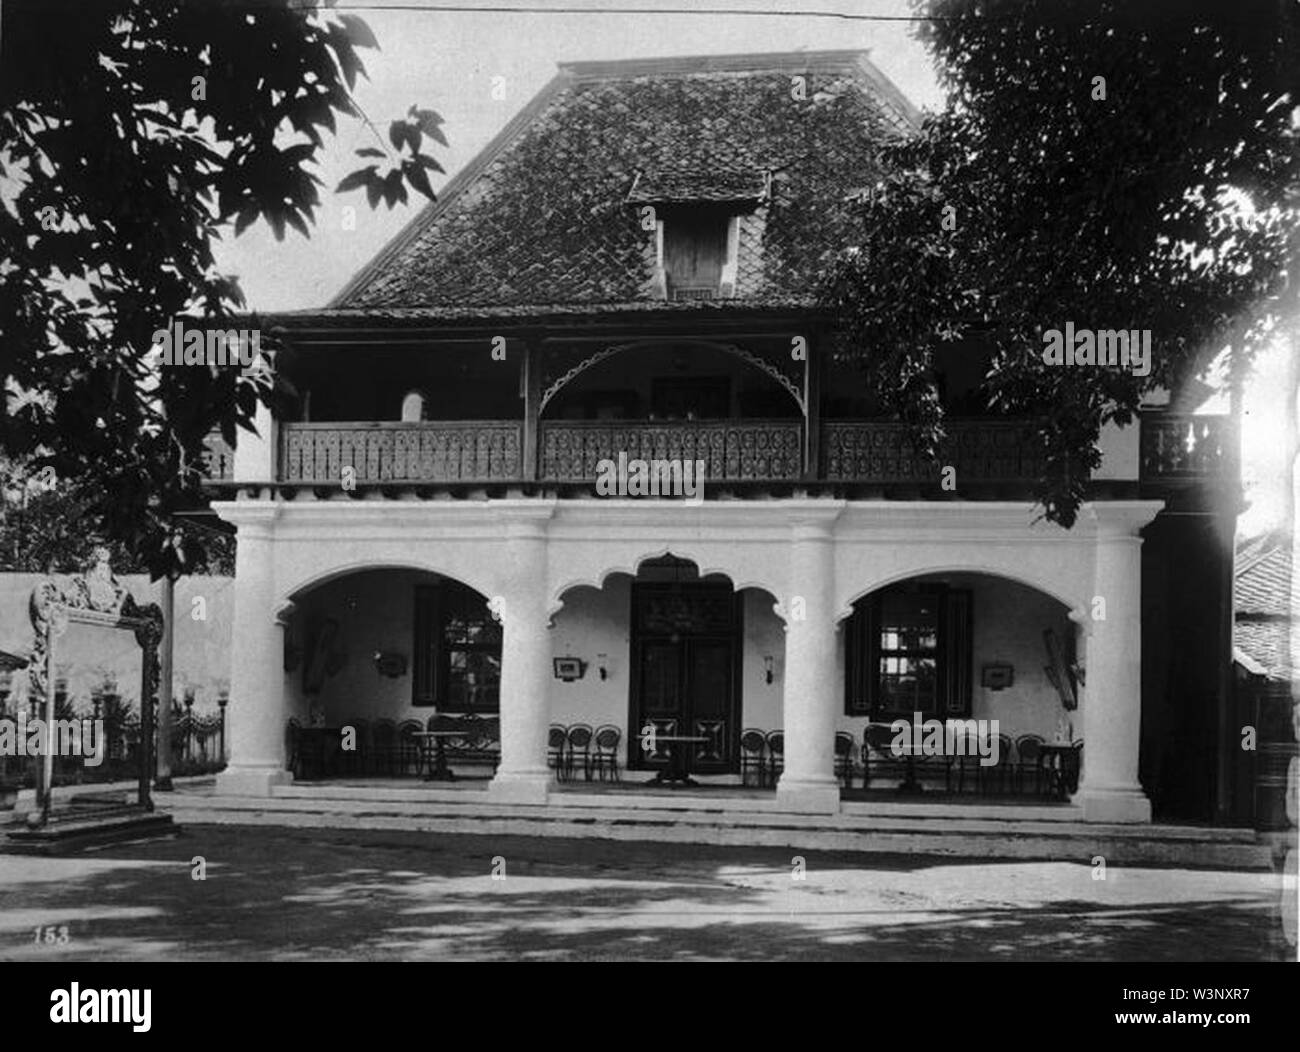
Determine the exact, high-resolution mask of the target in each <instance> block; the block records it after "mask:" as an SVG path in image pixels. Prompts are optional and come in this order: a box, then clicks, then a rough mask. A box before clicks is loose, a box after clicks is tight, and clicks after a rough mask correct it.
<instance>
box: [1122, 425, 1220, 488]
mask: <svg viewBox="0 0 1300 1052" xmlns="http://www.w3.org/2000/svg"><path fill="white" fill-rule="evenodd" d="M1235 464H1236V454H1235V436H1234V432H1233V427H1232V418H1231V417H1229V416H1195V415H1192V414H1190V413H1163V412H1150V413H1143V414H1142V453H1141V478H1142V481H1143V482H1159V483H1173V484H1177V483H1184V484H1186V483H1196V482H1206V481H1210V480H1212V479H1216V478H1222V479H1231V478H1235V475H1236V471H1235V467H1234V465H1235Z"/></svg>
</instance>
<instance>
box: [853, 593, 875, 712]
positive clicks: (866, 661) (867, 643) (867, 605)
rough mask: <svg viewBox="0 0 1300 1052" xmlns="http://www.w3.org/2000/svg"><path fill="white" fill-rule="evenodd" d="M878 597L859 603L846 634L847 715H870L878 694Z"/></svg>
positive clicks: (854, 609)
mask: <svg viewBox="0 0 1300 1052" xmlns="http://www.w3.org/2000/svg"><path fill="white" fill-rule="evenodd" d="M877 603H878V600H877V597H876V596H871V597H870V598H869V599H864V600H862V601H861V602H859V603H857V604H856V605H855V606H854V608H853V613H852V614H851V615H849V620H848V624H847V625H846V626H845V635H844V714H845V715H846V716H870V715H871V707H872V705H873V704H874V703H875V697H876V677H875V670H876V669H877V668H878V667H879V665H880V659H879V657H878V656H877V650H878V648H879V646H880V640H879V638H877V637H878V636H879V635H880V633H879V632H877V631H876V624H877Z"/></svg>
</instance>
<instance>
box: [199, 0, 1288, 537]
mask: <svg viewBox="0 0 1300 1052" xmlns="http://www.w3.org/2000/svg"><path fill="white" fill-rule="evenodd" d="M375 2H378V0H355V2H348V0H340V2H339V4H338V5H337V9H338V10H339V11H341V12H349V13H354V14H358V15H360V16H361V17H362V18H364V19H365V21H366V23H367V24H368V25H369V26H370V28H371V29H372V30H373V32H374V34H375V37H376V38H377V40H378V42H379V50H377V51H375V50H366V51H363V52H362V57H363V59H364V60H365V63H366V68H367V70H368V73H369V77H368V79H366V80H362V81H361V82H359V83H358V85H357V89H356V92H355V96H356V99H357V101H358V103H359V104H360V106H361V109H362V110H363V112H364V113H365V115H366V117H367V118H368V120H369V122H370V124H369V126H368V125H367V123H366V122H364V121H342V122H340V124H339V134H338V136H337V137H336V138H335V139H333V140H329V139H327V140H326V148H325V150H324V152H323V155H322V158H321V164H320V166H319V168H318V171H317V174H318V175H319V176H320V178H321V179H322V181H323V183H324V186H323V187H322V188H321V207H320V208H319V209H318V211H317V215H316V225H315V228H314V229H313V230H312V236H311V238H310V240H308V239H305V238H303V237H301V236H300V235H298V234H296V233H294V232H293V231H289V232H288V233H287V234H286V236H285V239H284V241H282V242H277V241H276V240H275V238H274V235H273V234H272V233H271V231H270V228H269V226H267V225H266V224H265V223H257V224H255V225H254V226H252V227H250V228H249V229H248V230H247V231H245V233H244V234H243V235H242V236H241V237H239V238H235V239H231V240H227V241H226V242H224V243H222V244H220V245H219V246H218V250H217V259H218V263H219V265H220V266H221V267H222V269H223V270H225V271H227V272H229V273H234V274H237V275H238V276H239V278H240V281H241V285H242V287H243V289H244V292H245V294H246V295H247V297H248V302H249V306H250V307H251V308H253V309H255V310H259V311H268V310H295V309H303V308H311V307H321V306H324V305H326V304H327V303H328V302H329V301H330V299H331V298H332V297H333V296H334V295H335V294H336V293H337V292H338V291H339V290H340V289H341V288H342V287H343V286H344V285H345V284H346V282H347V281H348V279H349V278H350V277H351V276H352V275H353V274H354V273H355V272H356V271H357V270H358V269H360V268H361V267H362V266H363V265H364V264H365V263H366V262H368V261H369V260H370V259H371V258H372V257H373V256H374V255H375V254H376V253H377V252H379V251H380V249H382V248H383V246H384V245H385V244H387V243H388V241H389V240H390V239H391V238H393V237H394V236H395V235H396V234H397V233H398V232H399V231H400V230H401V229H402V228H403V227H404V226H405V225H406V223H407V222H409V221H410V220H411V219H412V218H414V217H415V216H416V215H418V214H419V212H420V210H421V208H422V206H423V203H424V199H423V198H422V197H420V196H419V195H418V194H412V198H413V200H412V202H411V203H409V204H407V205H404V206H403V205H399V206H397V207H395V208H394V209H392V210H391V211H388V210H386V209H385V208H384V207H383V205H380V206H379V208H378V210H372V209H371V208H369V207H368V206H367V205H366V202H365V195H364V193H363V192H360V191H353V192H351V193H346V194H335V193H334V192H333V190H334V187H335V186H337V185H338V182H339V180H340V179H342V178H343V176H344V175H346V174H347V173H348V172H350V171H352V170H353V169H355V168H357V167H360V166H361V163H363V162H359V161H358V160H357V158H356V157H355V155H354V151H355V150H356V149H357V148H360V147H363V146H371V147H380V148H384V149H388V148H389V144H388V140H387V128H388V123H389V121H391V120H393V119H396V118H399V117H402V116H403V115H405V113H406V111H407V109H408V108H409V107H410V106H411V105H413V104H414V105H418V106H420V107H422V108H430V109H434V110H436V111H437V112H438V113H439V114H441V116H442V117H443V118H444V120H445V122H446V123H445V124H444V125H443V130H444V132H445V134H446V136H447V139H448V142H449V146H448V147H447V148H441V147H437V146H435V156H436V157H437V159H438V161H439V163H441V164H442V166H443V167H444V168H445V169H446V174H445V175H438V174H437V173H431V174H433V175H434V178H433V179H432V183H433V188H434V191H435V192H437V191H438V190H439V188H440V187H441V186H442V185H443V184H444V183H445V182H446V181H447V179H448V178H449V177H450V176H452V175H454V174H455V173H456V172H457V171H459V170H460V169H461V168H463V167H464V166H465V165H466V164H467V163H468V162H469V161H470V160H471V159H472V158H473V157H474V155H475V154H477V153H478V152H479V150H481V149H482V148H483V147H484V146H485V145H486V144H487V143H488V141H489V140H490V139H491V138H492V136H493V135H495V134H496V133H497V132H498V131H500V129H501V128H502V127H504V125H505V124H506V123H507V122H508V121H509V120H510V118H511V117H512V116H514V114H515V113H516V112H518V110H519V109H520V108H522V107H523V106H524V105H525V104H526V103H527V102H528V100H529V99H530V98H532V96H533V95H535V94H536V93H537V92H538V91H539V90H541V88H542V87H543V86H544V85H545V84H546V83H547V82H548V81H549V80H550V79H551V77H552V76H554V75H555V73H556V68H557V63H560V62H566V61H591V60H603V59H622V58H647V57H662V56H667V55H705V54H729V53H738V52H764V51H800V50H807V51H816V50H823V49H838V48H861V49H865V50H867V51H868V52H869V53H870V57H871V60H872V62H874V63H875V64H876V66H877V67H879V68H880V70H881V71H882V72H884V74H885V75H886V76H888V77H889V79H890V80H892V81H893V82H894V83H895V84H896V85H897V86H898V88H899V89H900V90H901V91H902V92H903V94H904V95H906V96H907V97H908V98H909V99H911V100H912V102H914V103H915V104H916V105H917V106H919V107H921V108H922V109H931V110H937V109H939V108H941V106H942V102H943V99H942V95H941V93H940V91H939V87H938V84H937V82H936V79H935V76H934V71H933V67H932V65H931V62H930V59H929V57H928V55H927V54H926V53H925V50H924V49H923V48H922V47H921V45H920V44H919V43H918V42H917V41H916V40H915V39H914V38H913V36H912V31H913V29H914V23H913V22H909V21H903V20H901V19H907V18H908V17H909V16H910V15H911V9H910V7H909V5H908V4H907V2H906V0H707V3H700V4H698V5H694V4H692V3H691V0H669V2H665V0H624V2H623V5H622V6H625V7H635V8H638V9H641V10H647V9H653V10H654V11H655V12H657V13H648V14H627V13H618V12H615V11H611V10H609V9H610V8H613V7H615V6H616V5H615V3H614V2H613V0H605V2H603V3H601V2H595V0H559V2H557V0H532V2H529V3H523V2H521V0H460V2H459V3H456V4H454V5H452V4H448V3H443V4H442V6H444V7H447V6H456V7H457V8H459V10H455V11H449V10H429V9H428V8H432V7H437V6H438V0H383V3H384V6H385V8H390V7H403V8H406V9H405V10H388V9H384V10H367V8H368V7H369V6H370V5H371V4H373V3H375ZM485 6H492V7H497V8H501V7H511V8H521V9H522V8H527V9H528V10H519V11H512V12H508V13H507V12H501V11H492V12H486V11H473V10H466V9H473V8H476V7H478V8H482V7H485ZM691 7H699V8H707V9H708V13H693V14H685V13H680V12H681V11H682V9H684V8H691ZM419 8H425V9H419ZM558 8H565V9H569V12H572V9H576V8H580V9H583V10H582V11H581V12H580V13H564V12H560V11H558V10H557V9H558ZM602 8H604V9H605V10H602ZM674 9H675V10H676V11H677V12H679V13H670V12H671V11H672V10H674ZM722 11H735V12H736V13H735V14H726V13H719V12H722ZM741 12H757V14H753V13H741ZM780 12H793V14H792V15H787V14H781V13H780ZM812 12H823V13H827V14H830V15H836V14H838V15H852V16H861V15H871V16H881V17H883V18H886V19H890V20H888V21H863V20H859V19H856V18H853V19H850V18H843V17H819V16H817V15H815V14H813V13H812ZM496 78H504V89H505V90H504V98H498V97H495V96H499V95H501V94H502V92H501V91H500V90H499V88H500V86H501V84H502V82H501V81H498V80H497V79H496ZM494 86H495V87H497V88H498V90H496V91H495V92H494ZM1284 354H1285V351H1284V350H1274V351H1273V352H1272V353H1270V354H1266V355H1264V356H1263V357H1262V358H1261V360H1260V363H1259V366H1258V368H1257V376H1256V380H1255V382H1253V383H1252V384H1251V387H1250V390H1249V391H1248V393H1247V397H1246V403H1245V415H1244V419H1243V436H1242V443H1243V470H1244V473H1245V476H1246V478H1247V480H1248V483H1249V486H1250V489H1249V491H1248V499H1249V500H1250V501H1251V508H1250V509H1249V510H1248V511H1247V512H1246V514H1245V515H1244V516H1243V517H1242V519H1241V520H1240V522H1239V527H1240V531H1241V532H1242V533H1243V535H1253V534H1255V533H1258V532H1260V531H1261V530H1263V529H1266V528H1269V527H1270V526H1272V525H1274V524H1275V523H1276V522H1278V521H1279V520H1280V517H1281V515H1282V513H1283V509H1284V508H1285V506H1286V505H1287V504H1288V503H1289V502H1290V500H1291V499H1292V492H1291V491H1292V487H1291V484H1290V480H1289V477H1288V472H1287V470H1286V466H1285V465H1284V464H1283V463H1282V458H1281V453H1282V450H1283V447H1284V443H1283V441H1282V438H1281V436H1282V429H1283V428H1285V427H1286V421H1285V416H1284V413H1283V400H1282V397H1281V390H1282V384H1281V382H1280V381H1281V376H1282V367H1283V365H1284V362H1285V358H1284Z"/></svg>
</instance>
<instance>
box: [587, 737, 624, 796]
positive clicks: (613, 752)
mask: <svg viewBox="0 0 1300 1052" xmlns="http://www.w3.org/2000/svg"><path fill="white" fill-rule="evenodd" d="M622 738H623V732H622V731H621V730H619V729H618V728H617V727H615V726H614V725H613V724H612V723H607V724H605V725H604V726H603V727H597V728H596V736H595V738H593V739H592V740H593V742H594V743H595V746H596V751H595V753H594V754H593V755H592V757H591V766H592V768H593V770H595V772H596V776H597V777H598V778H599V779H600V780H601V781H602V782H603V781H604V780H605V776H606V775H607V774H608V775H609V777H610V779H611V780H613V781H615V782H617V781H620V780H621V779H620V778H619V773H618V744H619V742H620V741H621V740H622Z"/></svg>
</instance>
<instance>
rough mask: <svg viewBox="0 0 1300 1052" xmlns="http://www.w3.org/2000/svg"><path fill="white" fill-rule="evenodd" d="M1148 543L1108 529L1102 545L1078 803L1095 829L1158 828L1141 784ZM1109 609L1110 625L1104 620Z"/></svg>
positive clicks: (1119, 528)
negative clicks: (1122, 825) (1100, 825)
mask: <svg viewBox="0 0 1300 1052" xmlns="http://www.w3.org/2000/svg"><path fill="white" fill-rule="evenodd" d="M1141 555H1142V538H1141V537H1139V536H1137V535H1136V532H1135V527H1133V526H1132V524H1131V523H1119V522H1103V523H1101V524H1100V528H1099V530H1098V536H1097V541H1096V562H1095V568H1094V571H1093V586H1094V596H1093V599H1092V601H1091V603H1090V604H1089V610H1088V613H1089V617H1090V618H1091V620H1090V622H1089V625H1088V631H1087V649H1086V655H1085V661H1086V664H1085V665H1084V677H1085V683H1084V687H1083V699H1082V702H1081V704H1080V706H1079V710H1080V714H1081V716H1082V722H1083V739H1084V746H1083V773H1082V777H1081V780H1080V784H1079V796H1078V799H1079V800H1080V801H1081V802H1082V803H1083V816H1084V818H1085V819H1086V820H1087V821H1090V822H1150V821H1151V802H1150V801H1149V800H1148V799H1147V797H1146V794H1145V793H1144V792H1143V791H1142V786H1141V785H1140V784H1139V782H1138V749H1139V746H1140V744H1141V734H1142V559H1141ZM1098 600H1101V601H1103V602H1104V604H1105V606H1104V614H1105V617H1104V618H1099V617H1098V616H1097V614H1099V613H1102V612H1103V610H1102V603H1101V602H1098Z"/></svg>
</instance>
